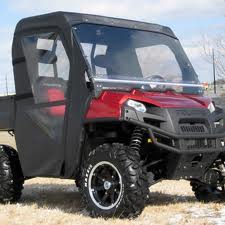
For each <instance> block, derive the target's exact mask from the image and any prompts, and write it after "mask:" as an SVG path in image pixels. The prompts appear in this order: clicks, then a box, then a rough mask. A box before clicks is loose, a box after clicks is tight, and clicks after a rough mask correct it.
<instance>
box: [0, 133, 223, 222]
mask: <svg viewBox="0 0 225 225" xmlns="http://www.w3.org/2000/svg"><path fill="white" fill-rule="evenodd" d="M1 139H2V140H1ZM3 141H5V142H7V143H8V142H11V143H12V144H13V139H12V138H9V137H8V135H5V134H0V143H3ZM150 191H151V198H150V200H149V202H148V203H147V205H146V208H145V210H144V211H143V213H142V214H141V216H139V217H138V218H137V219H134V220H127V219H123V220H121V219H109V220H104V219H101V218H99V219H93V218H90V217H89V215H88V213H87V211H86V210H85V209H84V207H82V205H81V198H80V194H79V192H78V190H77V188H76V186H75V185H74V181H68V180H66V181H65V180H60V179H43V178H36V179H32V180H28V181H26V182H25V187H24V191H23V196H22V199H21V201H20V202H19V203H17V204H14V205H0V225H6V224H7V225H12V224H13V225H34V224H43V225H53V224H54V225H56V224H57V225H59V224H65V225H72V224H74V225H81V224H82V225H98V224H101V225H111V224H113V225H119V224H123V225H134V224H135V225H136V224H138V225H142V224H143V225H150V224H160V225H161V224H162V225H163V224H171V225H175V224H179V225H181V224H198V225H201V224H218V225H222V224H225V206H224V205H223V204H202V203H199V202H197V200H196V199H195V197H194V195H193V193H192V191H191V188H190V185H189V182H186V181H163V182H161V183H158V184H156V185H154V186H152V187H151V189H150Z"/></svg>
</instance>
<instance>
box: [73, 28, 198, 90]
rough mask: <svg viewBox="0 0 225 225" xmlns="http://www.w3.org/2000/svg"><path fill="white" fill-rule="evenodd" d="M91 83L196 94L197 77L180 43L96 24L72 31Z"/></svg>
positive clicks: (159, 34)
mask: <svg viewBox="0 0 225 225" xmlns="http://www.w3.org/2000/svg"><path fill="white" fill-rule="evenodd" d="M74 31H75V33H76V36H77V38H78V39H79V42H80V44H81V47H82V50H83V54H84V56H85V58H86V59H87V61H88V63H89V65H90V68H91V70H92V74H93V78H94V81H95V82H98V83H101V84H102V86H103V87H104V88H122V89H123V88H126V89H127V88H128V89H129V88H142V89H152V90H154V91H162V90H168V89H172V90H175V91H177V92H188V93H194V94H198V93H201V92H202V89H201V87H200V85H199V81H198V78H197V75H196V73H195V71H194V69H193V67H192V65H191V63H190V61H189V60H188V58H187V56H186V54H185V52H184V51H183V48H182V47H181V45H180V42H179V41H178V40H177V39H176V38H173V37H170V36H168V35H165V34H162V33H156V32H149V31H141V30H137V29H127V28H119V27H112V26H104V25H96V24H80V25H77V26H76V27H74Z"/></svg>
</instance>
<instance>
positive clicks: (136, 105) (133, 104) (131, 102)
mask: <svg viewBox="0 0 225 225" xmlns="http://www.w3.org/2000/svg"><path fill="white" fill-rule="evenodd" d="M127 105H128V106H130V107H132V108H134V109H136V110H137V111H139V112H143V113H145V112H146V107H145V105H144V104H142V103H140V102H137V101H134V100H128V101H127Z"/></svg>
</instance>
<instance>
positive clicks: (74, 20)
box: [15, 12, 176, 38]
mask: <svg viewBox="0 0 225 225" xmlns="http://www.w3.org/2000/svg"><path fill="white" fill-rule="evenodd" d="M79 23H94V24H103V25H110V26H118V27H125V28H135V29H140V30H147V31H154V32H159V33H163V34H166V35H169V36H171V37H174V38H176V36H175V35H174V33H173V31H172V30H171V29H170V28H169V27H165V26H161V25H158V24H153V23H145V22H138V21H134V20H126V19H118V18H112V17H105V16H97V15H90V14H81V13H71V12H53V13H48V14H43V15H39V16H33V17H28V18H25V19H22V20H21V21H20V22H19V23H18V24H17V26H16V30H15V34H16V33H20V32H23V31H26V30H33V29H38V28H45V27H51V26H52V27H56V26H57V27H60V28H62V29H63V28H65V27H68V26H73V25H75V24H79Z"/></svg>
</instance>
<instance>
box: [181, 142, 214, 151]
mask: <svg viewBox="0 0 225 225" xmlns="http://www.w3.org/2000/svg"><path fill="white" fill-rule="evenodd" d="M184 148H185V149H187V150H192V149H210V148H216V139H185V140H184Z"/></svg>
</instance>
